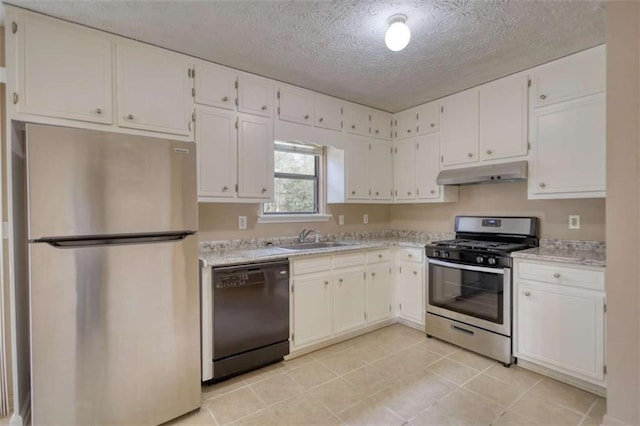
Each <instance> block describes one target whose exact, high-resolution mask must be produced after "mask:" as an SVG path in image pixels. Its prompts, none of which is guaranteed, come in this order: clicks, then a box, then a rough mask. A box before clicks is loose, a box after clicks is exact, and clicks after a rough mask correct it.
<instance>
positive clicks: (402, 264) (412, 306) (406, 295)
mask: <svg viewBox="0 0 640 426" xmlns="http://www.w3.org/2000/svg"><path fill="white" fill-rule="evenodd" d="M423 277H424V272H423V266H422V263H415V262H406V261H402V260H401V261H399V262H398V275H397V276H396V279H397V287H396V288H397V294H398V314H399V316H400V318H404V319H407V320H409V321H413V322H416V323H418V324H424V281H423V279H424V278H423Z"/></svg>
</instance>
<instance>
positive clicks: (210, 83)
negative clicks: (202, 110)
mask: <svg viewBox="0 0 640 426" xmlns="http://www.w3.org/2000/svg"><path fill="white" fill-rule="evenodd" d="M194 69H195V73H196V74H195V83H194V84H195V89H196V96H195V102H196V103H197V104H201V105H210V106H214V107H218V108H224V109H230V110H235V108H236V97H237V94H236V78H237V77H236V74H237V72H236V71H235V70H233V69H231V68H227V67H221V66H220V65H215V64H204V63H198V64H196V65H195V68H194Z"/></svg>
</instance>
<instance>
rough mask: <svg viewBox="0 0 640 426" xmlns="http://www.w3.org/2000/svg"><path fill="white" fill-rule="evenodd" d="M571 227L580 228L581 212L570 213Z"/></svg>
mask: <svg viewBox="0 0 640 426" xmlns="http://www.w3.org/2000/svg"><path fill="white" fill-rule="evenodd" d="M569 229H580V215H579V214H570V215H569Z"/></svg>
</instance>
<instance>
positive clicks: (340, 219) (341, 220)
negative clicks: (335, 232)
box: [338, 214, 344, 225]
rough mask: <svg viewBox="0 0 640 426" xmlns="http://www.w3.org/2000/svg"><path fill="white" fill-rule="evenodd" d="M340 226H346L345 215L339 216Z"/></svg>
mask: <svg viewBox="0 0 640 426" xmlns="http://www.w3.org/2000/svg"><path fill="white" fill-rule="evenodd" d="M338 225H344V215H343V214H339V215H338Z"/></svg>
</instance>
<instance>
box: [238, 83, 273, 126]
mask: <svg viewBox="0 0 640 426" xmlns="http://www.w3.org/2000/svg"><path fill="white" fill-rule="evenodd" d="M238 111H239V112H246V113H247V114H254V115H260V116H263V117H271V116H272V111H273V83H272V82H271V80H267V79H266V78H261V77H254V76H250V75H246V74H241V75H239V76H238Z"/></svg>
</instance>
